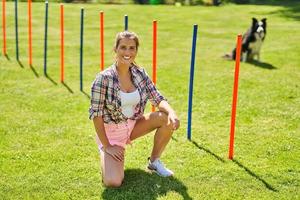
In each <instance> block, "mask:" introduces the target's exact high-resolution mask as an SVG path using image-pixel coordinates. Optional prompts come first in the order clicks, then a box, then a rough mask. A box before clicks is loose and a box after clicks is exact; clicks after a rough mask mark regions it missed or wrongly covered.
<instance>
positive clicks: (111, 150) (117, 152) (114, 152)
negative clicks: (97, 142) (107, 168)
mask: <svg viewBox="0 0 300 200" xmlns="http://www.w3.org/2000/svg"><path fill="white" fill-rule="evenodd" d="M103 150H104V152H105V153H107V154H109V155H110V156H112V157H113V158H114V159H115V160H117V161H120V162H121V161H124V154H125V149H124V148H123V147H121V146H118V145H109V146H107V147H105V148H103Z"/></svg>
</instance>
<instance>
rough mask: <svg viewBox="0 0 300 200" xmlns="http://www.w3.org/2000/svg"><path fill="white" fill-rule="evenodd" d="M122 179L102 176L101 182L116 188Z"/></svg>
mask: <svg viewBox="0 0 300 200" xmlns="http://www.w3.org/2000/svg"><path fill="white" fill-rule="evenodd" d="M122 182H123V179H122V178H114V179H113V178H104V179H103V184H104V185H105V186H106V187H113V188H117V187H120V186H121V185H122Z"/></svg>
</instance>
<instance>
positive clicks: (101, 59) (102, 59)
mask: <svg viewBox="0 0 300 200" xmlns="http://www.w3.org/2000/svg"><path fill="white" fill-rule="evenodd" d="M103 29H104V14H103V11H101V12H100V54H101V58H100V69H101V71H103V70H104V30H103Z"/></svg>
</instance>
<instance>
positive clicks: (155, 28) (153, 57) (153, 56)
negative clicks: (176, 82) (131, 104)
mask: <svg viewBox="0 0 300 200" xmlns="http://www.w3.org/2000/svg"><path fill="white" fill-rule="evenodd" d="M156 49H157V21H156V20H154V21H153V51H152V52H153V54H152V81H153V83H154V85H156V62H157V60H156ZM154 111H155V107H154V106H152V112H154Z"/></svg>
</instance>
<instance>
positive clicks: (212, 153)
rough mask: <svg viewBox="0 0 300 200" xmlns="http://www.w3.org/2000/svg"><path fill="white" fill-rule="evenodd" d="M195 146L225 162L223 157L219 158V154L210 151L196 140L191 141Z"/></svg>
mask: <svg viewBox="0 0 300 200" xmlns="http://www.w3.org/2000/svg"><path fill="white" fill-rule="evenodd" d="M191 142H192V143H193V144H194V145H195V146H196V147H198V149H200V150H203V151H205V152H206V153H208V154H210V155H211V156H213V157H214V158H216V159H217V160H219V161H221V162H223V163H225V160H224V159H223V158H221V157H220V156H218V155H216V154H215V153H214V152H212V151H210V150H209V149H207V148H205V147H203V146H200V145H199V144H198V143H197V142H195V141H193V140H192V141H191Z"/></svg>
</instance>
